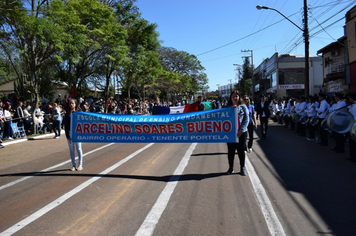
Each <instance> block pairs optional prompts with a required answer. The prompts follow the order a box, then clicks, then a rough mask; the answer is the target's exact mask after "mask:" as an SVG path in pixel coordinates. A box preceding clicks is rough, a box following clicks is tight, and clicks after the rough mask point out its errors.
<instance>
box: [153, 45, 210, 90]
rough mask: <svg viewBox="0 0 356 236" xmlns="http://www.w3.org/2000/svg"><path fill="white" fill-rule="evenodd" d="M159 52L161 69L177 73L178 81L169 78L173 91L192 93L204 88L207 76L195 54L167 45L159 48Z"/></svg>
mask: <svg viewBox="0 0 356 236" xmlns="http://www.w3.org/2000/svg"><path fill="white" fill-rule="evenodd" d="M159 53H160V61H161V64H162V67H163V69H164V70H165V71H168V72H171V73H175V74H177V75H179V78H178V81H177V80H170V81H171V82H172V84H171V86H170V87H171V88H172V89H174V91H172V92H173V93H176V94H183V93H184V94H194V93H196V92H197V91H199V90H200V91H203V90H204V89H206V84H207V82H208V78H207V75H206V73H204V70H205V68H204V67H203V66H202V65H201V63H200V61H199V60H198V59H197V57H196V56H195V55H192V54H189V53H187V52H184V51H178V50H176V49H174V48H168V47H162V48H160V49H159ZM172 89H171V90H172Z"/></svg>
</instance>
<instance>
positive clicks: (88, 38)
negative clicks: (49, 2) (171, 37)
mask: <svg viewBox="0 0 356 236" xmlns="http://www.w3.org/2000/svg"><path fill="white" fill-rule="evenodd" d="M54 9H56V10H57V12H58V14H57V15H56V16H55V21H56V22H57V23H59V24H60V25H62V26H63V28H64V29H65V32H66V33H67V34H66V40H65V44H64V46H63V49H62V50H61V51H60V52H59V54H58V55H56V56H55V57H53V58H52V61H53V62H54V63H55V65H56V71H57V75H58V76H59V77H60V78H61V80H62V81H65V82H67V83H68V84H69V87H71V88H74V89H76V90H78V91H80V90H81V89H82V87H83V86H84V85H85V84H86V79H87V78H89V77H93V76H94V77H104V78H105V79H107V78H110V77H111V75H112V72H113V71H114V70H115V69H116V67H117V65H118V64H119V63H120V62H121V60H122V59H123V58H124V57H125V55H126V51H127V47H126V46H125V38H126V37H127V34H126V30H125V29H124V28H123V27H122V26H121V25H120V24H119V22H118V21H117V19H116V18H115V15H114V9H113V8H111V7H110V6H108V5H105V4H104V3H102V2H100V1H96V0H82V1H75V0H69V1H66V2H63V1H59V0H56V1H55V4H54ZM107 84H108V83H107ZM108 86H109V85H108Z"/></svg>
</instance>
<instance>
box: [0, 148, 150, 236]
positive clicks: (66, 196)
mask: <svg viewBox="0 0 356 236" xmlns="http://www.w3.org/2000/svg"><path fill="white" fill-rule="evenodd" d="M153 144H154V143H150V144H147V145H146V146H144V147H143V148H141V149H139V150H137V151H136V152H134V153H132V154H131V155H129V156H127V157H126V158H124V159H122V160H121V161H119V162H118V163H116V164H115V165H113V166H111V167H109V168H107V169H106V170H104V171H103V172H101V173H100V174H98V175H97V176H94V177H93V178H91V179H89V180H87V181H85V182H84V183H82V184H81V185H79V186H78V187H76V188H74V189H73V190H71V191H69V192H68V193H66V194H64V195H63V196H61V197H59V198H57V199H56V200H54V201H53V202H51V203H49V204H48V205H46V206H44V207H43V208H41V209H40V210H38V211H36V212H35V213H33V214H32V215H30V216H28V217H26V218H25V219H23V220H22V221H20V222H18V223H16V224H14V225H13V226H11V227H10V228H8V229H7V230H5V231H4V232H2V233H0V236H7V235H12V234H14V233H16V232H17V231H19V230H20V229H22V228H23V227H25V226H27V225H28V224H30V223H32V222H33V221H35V220H37V219H38V218H40V217H41V216H43V215H44V214H46V213H47V212H49V211H51V210H53V209H54V208H55V207H57V206H59V205H61V204H62V203H64V202H65V201H67V200H68V199H69V198H71V197H72V196H74V195H75V194H77V193H79V192H80V191H82V190H83V189H85V188H86V187H88V186H89V185H91V184H92V183H94V182H95V181H97V180H99V179H100V178H101V177H102V176H103V175H106V174H108V173H110V172H111V171H113V170H114V169H116V168H118V167H119V166H121V165H122V164H124V163H125V162H127V161H129V160H130V159H131V158H133V157H134V156H136V155H137V154H139V153H141V152H143V151H144V150H146V149H147V148H149V147H151V146H152V145H153Z"/></svg>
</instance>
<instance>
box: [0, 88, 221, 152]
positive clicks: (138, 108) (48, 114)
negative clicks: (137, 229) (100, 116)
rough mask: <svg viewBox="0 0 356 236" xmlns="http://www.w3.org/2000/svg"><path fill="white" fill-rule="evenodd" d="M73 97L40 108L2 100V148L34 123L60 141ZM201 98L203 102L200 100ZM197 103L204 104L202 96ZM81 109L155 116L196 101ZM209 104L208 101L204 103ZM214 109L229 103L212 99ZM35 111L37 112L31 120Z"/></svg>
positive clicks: (83, 103)
mask: <svg viewBox="0 0 356 236" xmlns="http://www.w3.org/2000/svg"><path fill="white" fill-rule="evenodd" d="M70 99H71V97H70V96H67V95H65V96H64V97H62V96H61V94H59V95H58V96H57V97H56V98H55V99H51V100H50V99H47V97H46V95H45V96H44V97H42V98H41V99H40V101H39V105H38V106H35V105H34V103H31V102H27V101H24V100H23V99H21V98H18V97H17V96H16V95H15V94H14V93H12V94H9V95H8V96H5V97H4V98H2V99H0V145H1V142H2V140H12V139H14V138H21V137H26V136H27V135H29V134H33V133H34V132H33V126H34V124H35V127H36V133H37V134H42V133H52V132H54V134H55V136H54V138H60V133H61V129H63V122H62V121H63V117H64V114H65V113H66V110H67V106H68V101H69V100H70ZM199 99H200V100H199ZM199 99H198V100H199V101H200V102H202V101H203V99H202V97H201V96H200V98H199ZM77 100H78V103H79V104H80V110H81V111H84V112H95V113H110V114H127V115H155V114H156V113H155V107H156V106H165V107H169V106H184V105H187V104H188V103H191V102H194V101H189V100H176V101H175V102H173V103H172V102H170V101H161V100H160V99H147V100H145V101H140V100H139V99H131V100H130V101H128V100H126V99H116V98H110V99H108V100H107V101H105V100H104V99H102V98H94V97H79V98H78V99H77ZM204 101H206V100H204ZM210 102H211V104H212V109H217V108H221V107H222V106H223V105H224V104H225V103H226V101H225V100H222V101H219V100H210ZM33 112H34V113H35V115H34V117H32V114H33ZM12 124H16V126H17V127H18V133H16V134H15V133H14V130H13V127H12V126H13V125H12Z"/></svg>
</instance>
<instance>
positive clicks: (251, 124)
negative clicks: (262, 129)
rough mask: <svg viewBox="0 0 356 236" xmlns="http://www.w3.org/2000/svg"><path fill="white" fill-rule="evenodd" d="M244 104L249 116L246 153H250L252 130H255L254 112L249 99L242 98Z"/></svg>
mask: <svg viewBox="0 0 356 236" xmlns="http://www.w3.org/2000/svg"><path fill="white" fill-rule="evenodd" d="M244 102H245V105H246V107H247V109H248V114H249V123H248V126H247V131H248V144H247V150H246V151H247V152H248V153H250V152H251V151H252V144H253V130H254V129H257V121H256V112H255V108H254V107H253V106H252V105H251V104H250V98H249V97H244Z"/></svg>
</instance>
